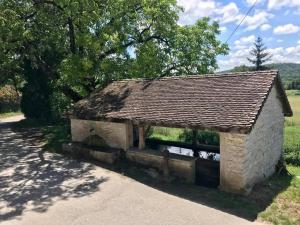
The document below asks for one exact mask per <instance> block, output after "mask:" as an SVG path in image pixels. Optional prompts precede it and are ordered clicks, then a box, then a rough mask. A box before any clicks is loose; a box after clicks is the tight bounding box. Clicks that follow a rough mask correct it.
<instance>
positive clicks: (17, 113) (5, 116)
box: [0, 112, 22, 119]
mask: <svg viewBox="0 0 300 225" xmlns="http://www.w3.org/2000/svg"><path fill="white" fill-rule="evenodd" d="M18 115H22V113H21V112H7V113H0V119H4V118H8V117H12V116H18Z"/></svg>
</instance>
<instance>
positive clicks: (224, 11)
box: [215, 2, 240, 24]
mask: <svg viewBox="0 0 300 225" xmlns="http://www.w3.org/2000/svg"><path fill="white" fill-rule="evenodd" d="M215 12H216V14H217V15H218V20H219V21H220V22H221V23H223V24H224V23H230V22H234V21H237V20H238V19H239V18H240V12H239V9H238V7H237V5H236V4H235V3H234V2H230V3H229V4H228V5H225V6H219V8H218V9H216V11H215Z"/></svg>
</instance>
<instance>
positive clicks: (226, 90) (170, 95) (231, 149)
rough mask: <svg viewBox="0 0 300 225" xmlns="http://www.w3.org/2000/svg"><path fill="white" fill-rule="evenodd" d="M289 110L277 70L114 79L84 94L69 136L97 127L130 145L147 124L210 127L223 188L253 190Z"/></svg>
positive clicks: (279, 141) (117, 143)
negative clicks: (216, 136)
mask: <svg viewBox="0 0 300 225" xmlns="http://www.w3.org/2000/svg"><path fill="white" fill-rule="evenodd" d="M285 116H292V110H291V107H290V105H289V102H288V99H287V96H286V94H285V91H284V89H283V86H282V83H281V81H280V77H279V74H278V71H274V70H272V71H260V72H245V73H226V74H219V75H206V76H186V77H166V78H160V79H152V80H151V79H135V80H134V79H132V80H123V81H115V82H113V83H111V84H109V85H108V86H107V87H106V88H105V89H103V90H101V91H95V92H94V93H93V94H92V95H91V96H90V97H89V98H87V99H84V100H81V101H79V102H78V103H77V104H76V105H75V107H74V110H73V113H72V117H71V130H72V139H73V141H75V142H81V141H83V140H84V139H86V138H87V137H88V136H90V135H91V133H93V134H97V135H98V136H100V137H101V138H103V139H104V140H105V141H106V143H108V145H110V146H111V147H114V148H122V149H124V150H128V149H130V148H131V147H132V145H133V139H134V130H135V128H137V129H136V130H138V137H139V138H138V139H139V149H140V151H143V149H144V148H145V134H144V132H145V131H144V130H145V126H149V125H150V126H164V127H178V128H191V129H198V130H212V131H217V132H219V134H220V186H219V187H220V189H221V190H225V191H228V192H234V193H248V192H249V191H250V190H251V188H252V187H253V185H254V184H255V183H257V182H260V181H262V180H263V179H265V178H267V177H269V176H270V175H272V174H273V173H274V171H275V167H276V164H277V162H278V161H279V159H280V158H281V156H282V153H283V152H282V150H283V134H284V117H285Z"/></svg>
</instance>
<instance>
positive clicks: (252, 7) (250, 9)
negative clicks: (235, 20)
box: [225, 0, 257, 44]
mask: <svg viewBox="0 0 300 225" xmlns="http://www.w3.org/2000/svg"><path fill="white" fill-rule="evenodd" d="M256 3H257V0H255V2H254V3H253V5H252V6H251V7H250V8H249V9H248V11H247V13H246V14H245V16H244V17H243V19H242V20H241V21H240V23H239V24H238V25H237V26H236V27H235V29H234V30H233V31H232V33H231V34H230V35H229V37H228V38H227V40H226V42H225V43H226V44H227V43H228V41H229V40H230V39H231V38H232V36H233V35H234V34H235V32H236V31H237V30H238V29H239V27H240V26H241V25H242V23H243V22H244V20H245V19H246V18H247V16H248V15H249V14H250V12H251V11H252V10H253V9H254V7H255V5H256Z"/></svg>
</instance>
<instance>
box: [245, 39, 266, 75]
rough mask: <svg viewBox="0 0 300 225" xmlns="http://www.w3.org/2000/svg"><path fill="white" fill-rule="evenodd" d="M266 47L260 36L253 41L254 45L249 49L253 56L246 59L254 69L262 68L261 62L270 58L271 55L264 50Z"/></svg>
mask: <svg viewBox="0 0 300 225" xmlns="http://www.w3.org/2000/svg"><path fill="white" fill-rule="evenodd" d="M266 50H267V47H266V46H265V44H264V43H263V40H262V38H261V37H257V39H256V40H255V42H254V47H253V48H252V49H251V51H250V55H252V56H253V58H247V59H248V61H249V62H250V63H252V64H254V66H255V70H263V69H264V67H263V64H264V63H265V62H267V61H269V60H270V59H271V55H270V53H269V52H267V51H266Z"/></svg>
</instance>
